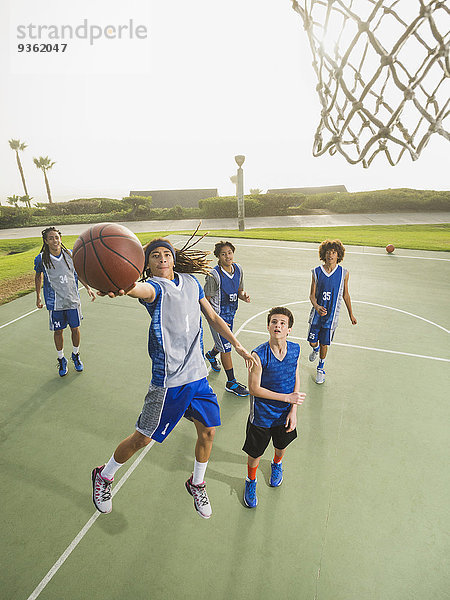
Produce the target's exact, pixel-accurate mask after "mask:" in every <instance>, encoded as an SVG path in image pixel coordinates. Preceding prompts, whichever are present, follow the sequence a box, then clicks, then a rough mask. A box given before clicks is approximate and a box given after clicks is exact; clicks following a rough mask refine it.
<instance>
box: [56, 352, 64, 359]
mask: <svg viewBox="0 0 450 600" xmlns="http://www.w3.org/2000/svg"><path fill="white" fill-rule="evenodd" d="M57 352H58V358H64V350H57Z"/></svg>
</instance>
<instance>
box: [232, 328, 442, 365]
mask: <svg viewBox="0 0 450 600" xmlns="http://www.w3.org/2000/svg"><path fill="white" fill-rule="evenodd" d="M242 331H243V332H244V333H255V334H256V335H265V336H267V331H255V330H254V329H242ZM289 339H290V340H302V341H304V342H306V341H307V339H306V338H303V337H296V336H295V335H290V336H289ZM333 346H345V347H346V348H359V349H361V350H372V351H374V352H386V353H388V354H401V355H402V356H414V357H415V358H429V359H430V360H441V361H443V362H450V358H439V357H438V356H427V355H426V354H411V353H410V352H398V351H397V350H386V349H385V348H371V347H370V346H357V345H356V344H342V343H340V342H333Z"/></svg>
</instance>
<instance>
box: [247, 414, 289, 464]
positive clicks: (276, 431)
mask: <svg viewBox="0 0 450 600" xmlns="http://www.w3.org/2000/svg"><path fill="white" fill-rule="evenodd" d="M296 437H297V429H294V431H290V432H289V433H287V432H286V426H285V425H276V426H275V427H258V426H257V425H253V423H250V419H249V420H248V421H247V435H246V437H245V442H244V445H243V447H242V450H243V451H244V452H245V453H246V454H248V455H249V456H251V457H252V458H258V457H259V456H262V455H263V454H264V451H265V449H266V448H267V446H268V445H269V442H270V440H271V439H272V441H273V445H274V448H277V449H278V450H284V448H287V446H289V444H290V443H291V442H293V441H294V440H295V438H296Z"/></svg>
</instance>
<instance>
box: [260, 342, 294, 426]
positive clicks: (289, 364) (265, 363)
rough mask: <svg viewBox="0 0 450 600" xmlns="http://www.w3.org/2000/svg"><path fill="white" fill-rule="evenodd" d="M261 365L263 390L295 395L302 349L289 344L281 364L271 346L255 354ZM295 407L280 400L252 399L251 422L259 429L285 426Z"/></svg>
mask: <svg viewBox="0 0 450 600" xmlns="http://www.w3.org/2000/svg"><path fill="white" fill-rule="evenodd" d="M253 352H255V353H256V354H257V355H258V357H259V360H260V361H261V366H262V374H261V387H263V388H265V389H267V390H270V391H272V392H278V393H279V394H291V393H292V392H293V391H294V387H295V378H296V374H297V364H298V359H299V356H300V346H299V344H295V343H294V342H287V352H286V355H285V357H284V358H283V360H278V358H276V356H275V355H274V353H273V352H272V350H271V348H270V345H269V342H266V343H265V344H261V345H260V346H258V347H257V348H255V350H253ZM291 406H292V405H291V404H287V403H286V402H280V401H279V400H267V399H266V398H259V397H258V396H250V422H251V423H253V424H254V425H257V426H258V427H275V426H277V425H284V423H285V422H286V418H287V416H288V413H289V411H290V410H291Z"/></svg>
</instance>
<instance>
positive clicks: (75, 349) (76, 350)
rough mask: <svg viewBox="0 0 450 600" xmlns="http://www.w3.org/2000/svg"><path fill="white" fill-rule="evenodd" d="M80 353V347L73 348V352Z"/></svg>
mask: <svg viewBox="0 0 450 600" xmlns="http://www.w3.org/2000/svg"><path fill="white" fill-rule="evenodd" d="M79 351H80V346H74V347H73V350H72V352H73V353H74V354H78V353H79Z"/></svg>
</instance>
